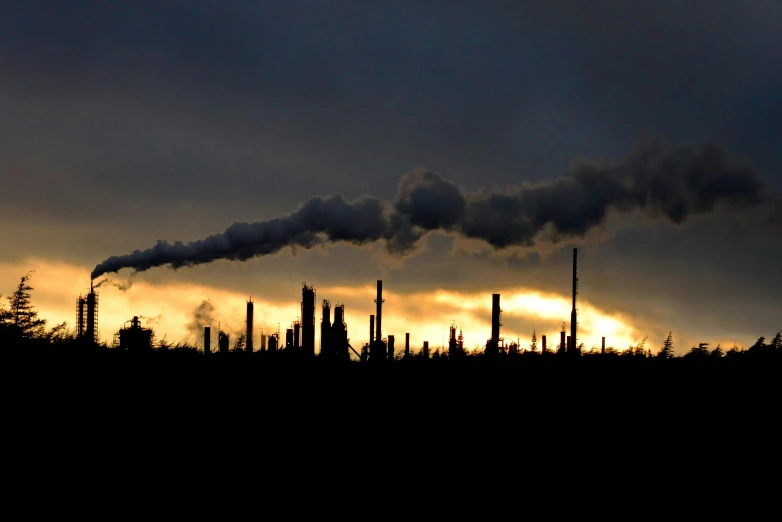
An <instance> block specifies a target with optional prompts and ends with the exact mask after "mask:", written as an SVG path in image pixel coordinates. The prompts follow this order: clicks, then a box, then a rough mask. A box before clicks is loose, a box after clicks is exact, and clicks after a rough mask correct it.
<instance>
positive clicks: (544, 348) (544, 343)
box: [540, 335, 547, 353]
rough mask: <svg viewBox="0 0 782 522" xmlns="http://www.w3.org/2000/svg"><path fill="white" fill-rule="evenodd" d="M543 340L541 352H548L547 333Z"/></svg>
mask: <svg viewBox="0 0 782 522" xmlns="http://www.w3.org/2000/svg"><path fill="white" fill-rule="evenodd" d="M541 341H542V342H543V346H542V347H541V350H540V353H546V351H547V350H546V336H545V335H544V336H543V338H542V339H541Z"/></svg>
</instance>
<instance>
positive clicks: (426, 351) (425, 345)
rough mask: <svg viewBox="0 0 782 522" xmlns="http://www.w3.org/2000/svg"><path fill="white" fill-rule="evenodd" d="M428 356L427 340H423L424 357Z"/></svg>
mask: <svg viewBox="0 0 782 522" xmlns="http://www.w3.org/2000/svg"><path fill="white" fill-rule="evenodd" d="M428 358H429V341H424V359H428Z"/></svg>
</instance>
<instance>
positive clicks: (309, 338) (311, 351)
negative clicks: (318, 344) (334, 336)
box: [301, 283, 315, 357]
mask: <svg viewBox="0 0 782 522" xmlns="http://www.w3.org/2000/svg"><path fill="white" fill-rule="evenodd" d="M301 351H302V352H303V353H304V354H305V355H308V356H311V357H315V289H314V288H313V287H311V286H307V283H303V284H302V288H301Z"/></svg>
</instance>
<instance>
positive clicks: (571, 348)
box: [566, 335, 573, 352]
mask: <svg viewBox="0 0 782 522" xmlns="http://www.w3.org/2000/svg"><path fill="white" fill-rule="evenodd" d="M571 339H572V337H570V336H569V335H568V336H567V345H566V346H567V351H568V352H572V351H573V345H572V343H573V341H571Z"/></svg>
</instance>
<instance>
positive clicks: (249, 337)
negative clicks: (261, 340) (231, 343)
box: [244, 297, 254, 352]
mask: <svg viewBox="0 0 782 522" xmlns="http://www.w3.org/2000/svg"><path fill="white" fill-rule="evenodd" d="M253 316H254V312H253V298H252V297H251V298H250V299H249V301H247V319H245V323H246V326H247V331H246V332H245V334H244V336H245V339H244V347H245V349H246V350H247V351H248V352H252V351H253Z"/></svg>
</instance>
